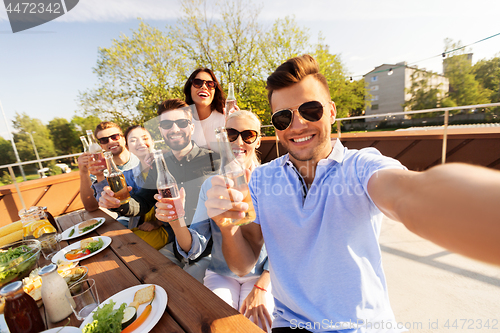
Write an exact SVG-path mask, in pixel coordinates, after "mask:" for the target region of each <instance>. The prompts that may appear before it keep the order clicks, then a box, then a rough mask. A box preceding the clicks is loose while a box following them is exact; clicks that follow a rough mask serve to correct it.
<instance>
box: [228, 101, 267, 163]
mask: <svg viewBox="0 0 500 333" xmlns="http://www.w3.org/2000/svg"><path fill="white" fill-rule="evenodd" d="M233 118H246V119H248V120H250V121H253V122H254V125H256V128H255V129H254V128H249V129H254V130H256V131H257V133H258V134H259V137H260V127H261V126H262V124H261V122H260V119H259V117H257V116H256V115H255V113H253V112H250V111H247V110H239V111H235V112H233V113H231V114H230V115H229V116H228V117H227V119H226V127H227V122H228V121H229V120H230V119H233ZM257 153H260V152H258V151H257V150H255V152H254V156H253V158H252V160H253V161H254V163H255V164H256V165H260V157H259V156H258V155H257Z"/></svg>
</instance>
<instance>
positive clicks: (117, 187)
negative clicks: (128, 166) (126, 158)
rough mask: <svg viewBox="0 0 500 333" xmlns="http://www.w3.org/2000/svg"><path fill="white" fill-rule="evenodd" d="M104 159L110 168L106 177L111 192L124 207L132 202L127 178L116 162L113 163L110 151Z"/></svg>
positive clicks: (105, 154)
mask: <svg viewBox="0 0 500 333" xmlns="http://www.w3.org/2000/svg"><path fill="white" fill-rule="evenodd" d="M104 158H105V159H106V164H107V166H108V176H107V177H106V179H107V180H108V185H109V187H110V188H111V191H113V192H115V198H117V199H119V200H120V205H124V204H126V203H128V202H129V201H130V192H129V191H128V188H127V182H126V181H125V176H124V175H123V172H121V171H120V169H118V168H117V167H116V164H115V161H113V153H111V152H110V151H107V152H105V153H104Z"/></svg>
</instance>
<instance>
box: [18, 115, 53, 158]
mask: <svg viewBox="0 0 500 333" xmlns="http://www.w3.org/2000/svg"><path fill="white" fill-rule="evenodd" d="M12 123H13V127H14V129H15V130H17V133H15V134H14V141H15V143H16V148H17V151H18V153H19V158H20V160H21V161H31V160H36V155H35V151H34V148H35V147H36V149H37V151H38V155H39V156H40V158H47V157H53V156H56V152H55V149H54V143H53V142H52V140H51V138H50V132H49V130H48V129H47V126H45V125H44V124H43V123H42V121H41V120H39V119H35V118H31V117H30V116H28V115H27V114H26V113H22V114H19V113H16V116H15V118H14V120H13V122H12ZM28 133H31V135H32V136H33V141H34V143H35V147H33V143H32V142H31V138H30V135H29V134H28Z"/></svg>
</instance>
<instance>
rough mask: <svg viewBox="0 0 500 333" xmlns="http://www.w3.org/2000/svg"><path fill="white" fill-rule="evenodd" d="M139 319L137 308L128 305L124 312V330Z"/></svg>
mask: <svg viewBox="0 0 500 333" xmlns="http://www.w3.org/2000/svg"><path fill="white" fill-rule="evenodd" d="M136 319H137V310H136V308H135V307H133V306H128V307H126V308H125V311H124V312H123V320H122V330H124V329H125V328H126V327H127V326H129V325H130V324H132V323H133V322H134V320H136Z"/></svg>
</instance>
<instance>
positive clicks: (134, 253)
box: [49, 210, 263, 333]
mask: <svg viewBox="0 0 500 333" xmlns="http://www.w3.org/2000/svg"><path fill="white" fill-rule="evenodd" d="M75 217H76V215H74V214H73V215H64V216H60V217H58V218H57V223H58V224H59V226H60V227H61V230H66V229H67V228H70V227H72V226H73V225H74V224H77V223H79V222H80V220H79V219H76V220H75ZM96 217H104V218H105V219H106V222H105V223H104V224H103V225H102V226H100V227H99V228H98V229H96V230H95V231H93V232H92V233H89V234H87V235H85V236H87V237H92V236H98V235H100V236H108V237H110V238H111V239H112V242H111V244H110V246H108V247H107V248H106V249H105V250H103V251H102V252H100V253H98V254H96V255H94V256H93V257H90V258H88V259H85V260H82V261H80V265H82V266H87V267H88V269H89V272H88V277H89V278H92V279H94V280H95V281H96V285H97V292H98V294H99V300H100V301H101V302H102V301H104V300H106V299H107V298H108V297H110V296H112V295H114V294H116V293H118V292H120V291H122V290H124V289H126V288H129V287H132V286H135V285H139V284H144V283H146V284H149V283H151V284H156V285H159V286H161V287H163V288H164V289H165V291H166V292H167V296H168V303H167V309H166V311H165V314H164V315H163V316H162V318H161V319H160V321H159V322H158V324H156V326H155V327H154V328H153V329H152V330H151V332H162V333H163V332H214V333H215V332H227V333H233V332H242V333H243V332H245V333H247V332H250V333H251V332H260V333H262V332H263V331H262V330H261V329H260V328H259V327H257V326H256V325H254V324H253V323H252V322H251V321H250V320H248V319H247V318H246V317H245V316H243V315H242V314H240V313H239V312H238V311H236V310H235V309H233V308H232V307H231V306H229V305H228V304H227V303H226V302H224V301H223V300H221V299H220V298H219V297H218V296H216V295H215V294H214V293H212V292H211V291H210V290H209V289H207V288H206V287H205V286H204V285H202V284H201V283H199V282H198V281H197V280H196V279H194V278H193V277H191V276H190V275H189V274H187V273H186V272H185V271H183V270H182V269H181V268H179V267H178V266H177V265H175V264H174V263H173V262H172V261H170V260H169V259H167V258H166V257H165V256H163V255H162V254H161V253H160V252H158V251H157V250H155V249H154V248H153V247H151V246H150V245H149V244H147V243H146V242H145V241H143V240H142V239H141V238H139V237H138V236H137V235H135V234H134V233H133V232H131V231H130V230H129V229H127V228H125V227H124V226H123V225H122V224H121V223H119V222H118V221H116V220H115V219H113V218H112V217H111V216H110V215H108V214H107V213H106V212H104V211H102V210H97V211H95V212H85V219H90V218H96ZM85 236H84V237H85ZM84 237H80V238H76V239H73V240H71V241H70V242H62V243H61V246H62V247H64V246H66V244H69V243H72V242H75V241H80V240H81V238H84ZM70 320H71V321H70V325H71V326H79V325H80V324H81V322H80V321H78V320H77V319H76V318H75V316H74V315H71V316H70ZM66 322H67V320H63V321H61V322H59V323H55V324H54V323H50V324H49V328H50V327H58V326H63V325H64V324H66Z"/></svg>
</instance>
